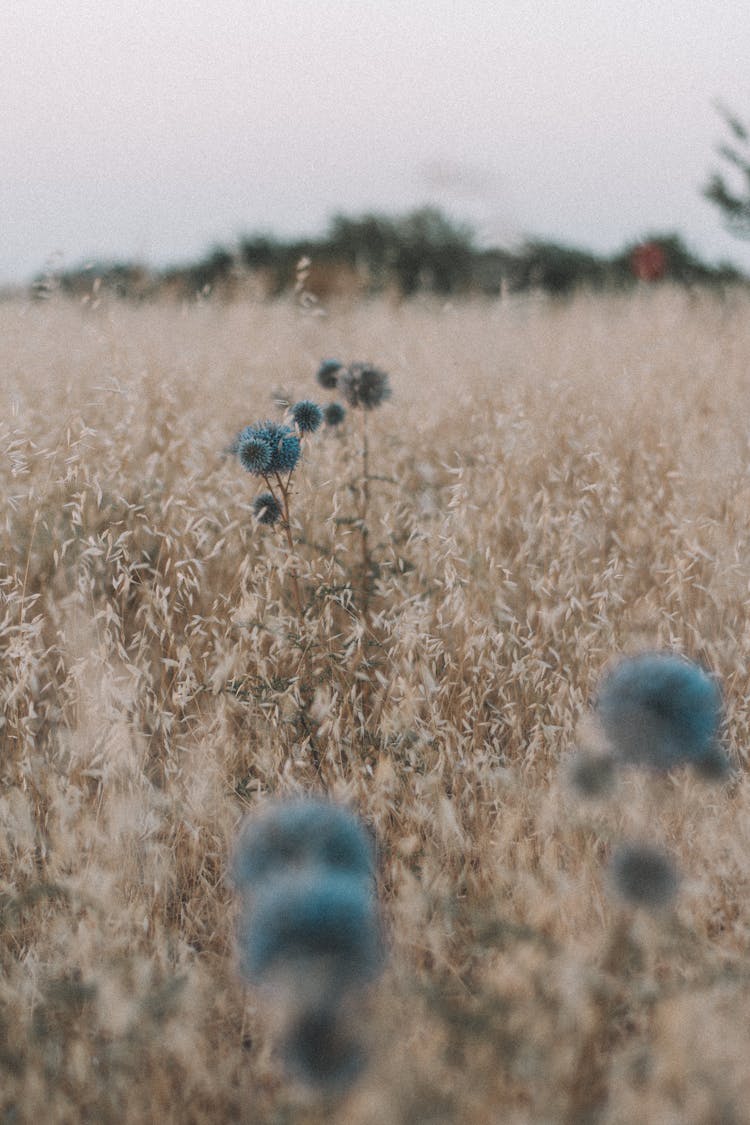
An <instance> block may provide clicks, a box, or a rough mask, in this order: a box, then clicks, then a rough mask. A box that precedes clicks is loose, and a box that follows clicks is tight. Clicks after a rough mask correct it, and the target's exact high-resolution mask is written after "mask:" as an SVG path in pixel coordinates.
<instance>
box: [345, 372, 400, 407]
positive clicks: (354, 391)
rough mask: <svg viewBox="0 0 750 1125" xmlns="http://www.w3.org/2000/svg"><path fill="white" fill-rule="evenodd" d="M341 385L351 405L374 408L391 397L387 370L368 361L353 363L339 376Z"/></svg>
mask: <svg viewBox="0 0 750 1125" xmlns="http://www.w3.org/2000/svg"><path fill="white" fill-rule="evenodd" d="M339 387H340V388H341V392H342V394H343V395H344V397H345V399H346V400H347V402H348V403H349V405H350V406H355V407H356V406H361V407H362V408H363V409H364V410H374V408H375V407H376V406H380V405H381V403H383V402H385V400H386V399H388V398H390V397H391V387H390V382H389V379H388V376H387V375H386V373H385V371H380V370H378V368H377V367H370V366H369V364H366V363H353V364H352V365H351V367H349V368H347V370H346V371H345V372H344V373H343V375H341V376H340V377H339Z"/></svg>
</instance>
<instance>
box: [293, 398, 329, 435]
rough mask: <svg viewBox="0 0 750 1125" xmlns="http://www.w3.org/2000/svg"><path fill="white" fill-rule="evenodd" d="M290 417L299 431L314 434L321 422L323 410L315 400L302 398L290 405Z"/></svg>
mask: <svg viewBox="0 0 750 1125" xmlns="http://www.w3.org/2000/svg"><path fill="white" fill-rule="evenodd" d="M292 417H293V418H294V421H295V422H296V423H297V429H298V430H299V431H300V433H303V434H314V433H315V431H316V430H317V429H319V428H320V426H321V424H322V422H323V411H322V410H321V409H320V407H319V406H318V404H317V402H310V400H309V399H303V400H302V402H295V404H294V406H293V407H292Z"/></svg>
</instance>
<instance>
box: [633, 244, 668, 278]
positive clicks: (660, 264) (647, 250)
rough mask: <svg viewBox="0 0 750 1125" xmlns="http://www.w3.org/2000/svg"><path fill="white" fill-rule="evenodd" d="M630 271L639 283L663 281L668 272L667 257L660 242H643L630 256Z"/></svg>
mask: <svg viewBox="0 0 750 1125" xmlns="http://www.w3.org/2000/svg"><path fill="white" fill-rule="evenodd" d="M630 269H631V271H632V273H633V277H637V278H638V280H639V281H661V279H662V278H663V277H664V276H665V274H666V272H667V255H666V254H665V253H664V248H663V247H662V246H660V245H659V243H658V242H643V243H641V245H640V246H636V248H635V249H634V250H633V252H632V253H631V255H630Z"/></svg>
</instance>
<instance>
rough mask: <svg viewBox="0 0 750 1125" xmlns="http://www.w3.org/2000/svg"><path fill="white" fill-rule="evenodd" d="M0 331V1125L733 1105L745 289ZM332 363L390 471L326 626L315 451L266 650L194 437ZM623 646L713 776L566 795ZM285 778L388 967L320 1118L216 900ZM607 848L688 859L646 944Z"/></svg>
mask: <svg viewBox="0 0 750 1125" xmlns="http://www.w3.org/2000/svg"><path fill="white" fill-rule="evenodd" d="M0 329H1V333H2V335H1V338H2V341H3V343H2V350H1V353H0V354H1V356H2V361H1V363H2V366H1V368H0V370H2V380H3V384H4V391H5V395H4V399H5V403H6V408H5V411H4V418H3V421H2V423H1V424H0V447H1V448H2V451H3V457H2V464H1V467H0V472H2V476H3V486H4V489H5V496H6V503H5V505H4V512H5V514H4V520H3V525H2V531H1V534H2V550H1V552H0V560H2V561H1V563H0V568H1V569H0V595H1V597H2V603H1V604H0V653H1V654H2V664H1V666H0V695H1V696H2V703H3V718H2V719H0V722H1V723H2V727H1V728H0V739H1V741H2V754H1V756H0V771H1V773H2V788H1V790H0V915H1V916H2V922H3V925H2V933H1V934H0V958H1V959H2V961H1V963H2V977H1V979H0V1071H2V1079H1V1080H0V1119H1V1120H3V1121H7V1122H11V1121H21V1120H35V1119H36V1120H44V1121H45V1122H72V1121H83V1120H85V1121H91V1122H97V1123H99V1122H102V1123H106V1122H126V1123H129V1122H142V1121H156V1120H159V1121H165V1122H180V1123H184V1122H218V1121H222V1122H223V1121H232V1122H253V1123H265V1122H277V1123H282V1122H310V1123H312V1122H323V1121H336V1122H340V1123H342V1125H343V1123H346V1125H365V1123H368V1125H376V1123H377V1125H381V1123H382V1125H388V1123H391V1122H393V1123H396V1122H399V1123H404V1125H411V1123H416V1122H420V1123H422V1122H424V1123H427V1122H434V1123H438V1122H456V1123H460V1125H475V1123H476V1125H480V1123H485V1122H486V1123H489V1122H495V1121H499V1120H502V1121H504V1122H508V1123H517V1125H520V1123H523V1122H568V1123H569V1125H572V1123H574V1122H580V1123H584V1122H586V1121H587V1120H591V1121H594V1120H600V1121H602V1122H607V1123H614V1122H623V1123H625V1122H633V1121H635V1120H640V1121H644V1122H658V1123H659V1125H669V1123H674V1125H686V1123H696V1125H697V1123H705V1125H710V1123H718V1122H722V1123H725V1125H729V1123H731V1122H738V1123H739V1122H743V1121H750V1110H748V1106H750V1064H748V1058H750V966H749V965H748V964H747V957H748V944H749V942H750V894H748V891H749V890H750V787H749V786H748V784H747V783H746V778H745V773H744V766H745V756H746V747H747V744H748V726H749V724H750V714H749V712H748V682H747V681H748V675H747V653H748V645H749V643H750V614H749V613H748V606H749V604H750V603H749V602H748V577H749V576H748V563H747V560H748V557H749V556H750V542H749V539H750V516H749V514H748V513H749V512H750V459H749V456H748V446H749V435H750V426H749V425H748V408H747V403H748V401H750V302H749V301H748V299H747V298H746V297H743V296H741V295H737V296H733V295H729V296H728V297H727V298H725V299H724V300H719V299H714V298H710V297H700V296H698V297H696V296H688V295H685V294H683V293H678V292H672V291H670V290H669V289H662V290H658V291H653V292H645V293H637V294H635V295H632V296H628V297H624V296H623V297H621V298H615V297H612V298H604V297H602V298H598V299H595V298H580V299H578V300H576V301H575V302H573V303H572V304H569V305H565V306H560V307H556V306H553V305H549V304H546V303H537V302H535V301H533V300H531V299H529V300H527V301H524V302H519V303H518V304H512V303H508V304H494V305H490V304H487V305H485V304H479V303H477V304H474V305H469V306H466V307H457V308H454V309H445V310H439V309H437V308H432V307H420V306H417V305H415V306H409V307H406V306H405V307H402V308H400V309H393V308H388V307H386V306H378V305H370V306H365V305H363V306H359V307H355V308H353V309H348V310H343V309H342V310H341V311H338V312H337V311H336V310H331V311H330V313H329V315H328V316H327V317H319V316H313V315H307V314H306V313H304V312H303V311H301V310H299V309H295V308H294V307H292V306H282V305H278V306H250V305H235V306H230V307H226V308H222V307H217V306H211V305H202V306H201V305H199V306H193V307H191V308H190V309H189V310H187V311H180V310H178V309H175V308H173V307H145V306H144V307H142V308H137V309H136V308H128V307H125V306H122V305H118V306H114V305H113V306H108V305H106V304H102V305H101V306H100V307H98V308H77V307H73V306H66V305H64V304H57V303H54V302H52V303H50V304H48V305H34V306H27V307H21V306H20V305H18V304H12V303H11V304H6V305H4V306H0ZM328 355H336V356H340V357H341V358H343V359H345V360H349V359H369V360H371V361H373V362H375V363H377V364H378V365H379V366H381V367H383V368H384V369H386V370H388V371H390V372H391V375H392V380H393V386H394V399H393V402H392V403H391V404H388V405H386V406H385V407H383V409H382V410H380V411H378V412H375V413H374V414H373V415H372V419H371V464H372V471H373V473H374V474H376V475H380V476H383V477H387V478H391V479H390V480H381V481H375V482H373V487H372V498H371V520H370V545H371V547H372V550H373V553H374V555H375V557H376V559H377V562H378V564H379V573H378V580H377V588H376V592H375V596H374V598H373V601H372V603H371V613H370V615H369V619H367V620H363V618H362V616H361V615H360V614H359V613H358V612H357V608H356V604H355V603H352V600H351V592H350V591H351V587H352V583H354V586H355V588H356V573H357V571H356V567H357V565H358V559H359V553H358V551H359V545H358V536H357V530H356V526H355V525H353V524H352V523H351V522H348V521H350V520H351V517H352V515H353V513H355V512H356V499H357V497H356V474H357V466H358V446H357V442H358V438H357V434H356V432H354V431H352V432H350V433H349V435H348V436H346V435H344V436H342V437H340V438H339V437H336V436H334V435H331V434H329V435H327V436H325V435H324V436H321V437H319V438H316V439H314V440H313V442H312V443H311V444H310V447H309V452H308V455H307V457H306V461H305V464H304V466H303V468H302V469H301V470H300V471H299V472H298V484H297V495H296V497H295V511H296V514H297V518H298V525H297V526H296V528H295V535H296V537H297V539H298V540H299V544H300V545H299V556H300V560H301V561H300V564H299V565H300V568H301V580H302V584H303V588H304V590H305V596H306V599H307V601H308V602H309V607H310V608H309V610H308V614H307V617H306V620H305V623H304V627H301V626H300V622H299V620H298V618H297V616H296V614H295V612H294V605H293V602H292V600H291V596H290V588H289V584H288V580H284V581H282V580H281V579H280V577H279V567H280V566H281V567H282V569H283V566H284V565H285V555H284V552H283V548H282V539H283V537H282V536H281V535H280V534H279V533H278V532H271V531H269V530H268V529H256V528H255V527H254V526H253V524H252V520H251V517H250V506H251V503H252V499H253V496H254V494H255V491H254V483H253V481H252V479H251V478H250V477H248V476H246V475H245V474H243V473H242V472H241V470H240V469H239V467H238V465H237V463H236V461H234V460H233V459H232V458H229V457H226V456H222V454H221V450H222V449H223V448H224V447H225V446H226V445H227V444H228V442H229V441H230V440H231V438H232V437H233V435H234V433H235V432H236V430H237V429H238V428H239V426H240V425H241V424H244V423H246V422H250V421H253V420H255V419H257V418H258V417H264V416H267V415H269V414H272V413H273V407H272V405H271V403H270V393H271V391H272V390H273V389H275V388H277V387H283V388H285V389H287V390H288V391H289V392H290V393H291V394H292V395H293V396H295V397H311V396H312V397H315V388H314V385H313V383H312V376H313V373H314V371H315V369H316V366H317V363H318V361H319V359H320V358H321V357H322V356H328ZM644 645H649V646H664V647H667V648H671V649H674V650H677V651H680V652H684V653H686V654H688V655H690V656H693V657H695V658H698V659H700V660H702V661H704V662H705V663H706V664H707V665H708V666H710V667H711V668H712V669H714V670H715V671H716V672H717V673H718V674H719V675H720V676H721V678H722V682H723V685H724V690H725V695H726V704H727V707H726V732H725V734H726V740H727V744H728V746H729V747H730V749H731V753H732V756H733V759H734V761H735V764H736V765H737V766H738V767H739V768H740V773H739V774H738V777H737V778H736V779H735V780H734V781H733V782H732V783H731V784H730V785H728V786H727V785H725V786H723V787H718V788H716V787H714V788H711V787H709V786H707V785H705V784H702V783H700V782H699V781H697V780H693V779H692V778H689V777H687V776H683V775H682V774H679V775H675V776H674V777H671V778H669V779H664V780H659V781H658V782H654V781H653V780H651V779H648V778H642V777H639V776H636V775H633V776H630V777H627V778H624V779H623V780H622V782H621V784H620V786H619V788H618V790H617V791H616V793H615V795H614V796H613V797H610V798H609V799H607V800H606V801H600V802H597V803H594V804H585V803H583V802H582V801H580V800H578V799H576V798H574V797H573V796H572V795H571V794H570V793H569V792H568V791H567V788H566V785H565V778H564V773H565V771H564V764H565V759H566V756H567V755H569V754H570V752H571V750H572V749H573V747H574V746H575V745H576V742H577V740H580V739H587V738H589V737H590V732H588V730H587V727H586V722H585V716H586V713H587V710H588V708H589V704H590V700H591V697H592V693H593V690H594V687H595V684H596V682H597V680H598V678H599V676H600V673H601V670H602V668H603V667H604V666H605V664H606V663H607V661H608V660H609V659H611V657H612V656H613V655H615V654H616V653H618V652H621V651H623V650H631V649H634V648H639V647H642V646H644ZM310 672H312V676H313V683H312V685H311V682H310V680H309V675H310ZM313 689H314V690H313ZM311 789H312V790H325V791H327V792H329V793H331V794H333V795H334V796H335V797H337V798H339V799H342V800H345V801H347V802H349V803H350V804H351V805H352V806H353V807H355V808H357V809H358V810H359V811H360V812H361V814H362V815H363V816H364V817H365V819H366V820H367V821H368V822H370V823H371V824H372V825H373V826H374V827H375V829H376V831H377V834H378V838H379V842H380V847H381V875H380V890H381V895H382V900H383V904H384V911H385V914H386V917H387V921H388V926H389V932H390V940H391V945H392V954H391V963H390V968H389V970H388V973H387V974H386V977H385V979H384V980H383V982H382V984H381V986H380V987H379V989H378V990H377V991H376V992H375V994H374V995H373V998H372V1019H371V1035H372V1040H373V1062H372V1066H371V1068H370V1070H369V1072H368V1075H367V1077H366V1079H365V1080H364V1082H362V1083H361V1084H360V1085H359V1086H358V1087H357V1088H356V1089H355V1090H354V1091H353V1092H352V1093H351V1094H350V1095H349V1097H348V1098H347V1099H346V1100H345V1101H344V1102H343V1103H340V1104H338V1105H325V1104H320V1103H317V1102H315V1101H314V1100H310V1098H309V1097H307V1096H306V1095H305V1094H304V1092H303V1091H300V1090H297V1089H294V1088H291V1087H290V1086H289V1085H288V1084H287V1083H285V1082H284V1080H283V1076H282V1073H281V1071H280V1068H279V1064H278V1060H277V1058H276V1057H275V1055H274V1051H273V1042H272V1037H271V1036H270V1035H269V1034H268V1027H267V1019H266V1017H265V1015H264V1012H263V1009H262V1006H261V1004H260V1001H259V998H258V997H257V996H255V995H254V994H253V993H252V992H250V991H248V992H245V991H244V990H243V987H242V986H241V984H240V983H239V982H238V977H237V974H236V970H235V965H234V960H233V952H232V935H233V927H234V913H233V911H234V906H233V901H232V896H231V892H230V890H229V888H228V886H227V883H226V868H227V858H228V854H229V850H230V848H231V841H232V839H233V837H234V834H235V831H236V828H237V825H238V822H239V820H240V818H241V816H242V815H243V813H244V812H245V811H246V810H247V809H249V808H252V807H253V806H254V805H255V803H256V802H257V801H259V800H260V799H262V798H263V796H264V795H265V794H268V793H274V794H279V793H290V792H299V791H307V790H311ZM639 834H645V835H646V836H647V838H649V839H651V840H653V841H655V842H661V843H663V844H665V845H666V846H667V847H668V848H669V849H670V850H671V851H672V853H673V854H674V855H675V856H676V857H677V859H678V862H679V864H680V867H681V869H682V872H683V876H684V883H683V889H682V893H681V895H680V897H679V900H678V906H677V908H676V911H675V912H674V914H672V915H667V916H665V917H662V918H660V919H650V918H648V917H645V916H640V915H639V916H635V917H631V916H628V915H624V914H622V913H620V911H619V908H618V907H617V906H616V904H613V903H612V902H611V901H610V899H609V898H608V897H607V893H606V884H605V879H604V877H603V866H604V863H605V861H606V857H607V855H608V853H609V850H610V847H611V845H612V843H613V842H615V841H617V840H619V839H621V838H622V837H624V836H637V835H639Z"/></svg>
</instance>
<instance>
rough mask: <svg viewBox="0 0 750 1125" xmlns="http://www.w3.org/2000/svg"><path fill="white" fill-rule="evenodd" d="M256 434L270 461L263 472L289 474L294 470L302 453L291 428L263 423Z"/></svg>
mask: <svg viewBox="0 0 750 1125" xmlns="http://www.w3.org/2000/svg"><path fill="white" fill-rule="evenodd" d="M257 432H258V434H259V435H260V437H261V438H263V440H264V441H265V442H266V443H267V445H268V448H269V450H270V460H269V463H268V465H267V466H266V470H265V471H266V472H267V473H291V472H292V470H293V469H294V468H296V466H297V462H298V461H299V459H300V454H301V452H302V446H301V444H300V440H299V438H298V437H297V435H296V434H295V433H294V431H293V430H292V428H291V426H285V425H283V424H282V423H280V422H263V423H262V424H261V425H260V426H258V427H257ZM240 455H241V454H240Z"/></svg>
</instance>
